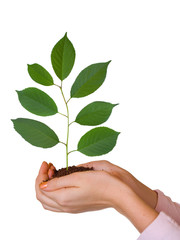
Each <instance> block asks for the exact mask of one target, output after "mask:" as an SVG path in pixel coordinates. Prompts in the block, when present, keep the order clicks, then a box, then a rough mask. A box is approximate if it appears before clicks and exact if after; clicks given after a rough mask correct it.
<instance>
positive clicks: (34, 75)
mask: <svg viewBox="0 0 180 240" xmlns="http://www.w3.org/2000/svg"><path fill="white" fill-rule="evenodd" d="M75 56H76V53H75V49H74V46H73V45H72V43H71V41H70V40H69V39H68V37H67V33H66V34H65V35H64V37H63V38H62V39H60V40H59V41H58V42H57V43H56V45H55V46H54V48H53V49H52V52H51V63H52V67H53V69H54V72H55V74H56V75H57V77H58V78H59V79H60V85H57V84H55V83H54V80H53V78H52V76H51V75H50V73H49V72H48V71H47V70H46V69H45V68H44V67H42V66H41V65H39V64H37V63H35V64H32V65H28V73H29V75H30V77H31V79H32V80H34V81H35V82H37V83H38V84H41V85H44V86H52V85H53V86H55V87H58V88H59V89H60V92H61V95H62V98H63V101H64V104H65V106H66V114H64V113H61V112H59V111H58V107H57V105H56V103H55V102H54V100H53V99H52V98H51V97H50V96H49V95H47V94H46V93H45V92H43V91H41V90H40V89H38V88H34V87H30V88H26V89H24V90H22V91H17V94H18V98H19V101H20V103H21V105H22V106H23V107H24V108H25V109H26V110H28V111H29V112H31V113H33V114H36V115H38V116H51V115H54V114H60V115H61V116H63V117H65V118H66V119H67V138H66V141H63V140H62V139H61V140H60V139H59V137H58V136H57V134H56V133H55V132H54V131H53V130H52V129H51V128H49V127H48V126H47V125H45V124H44V123H42V122H39V121H36V120H33V119H27V118H17V119H14V120H12V121H13V123H14V128H15V130H16V131H17V132H18V133H19V134H20V135H21V136H22V137H23V138H24V139H25V140H26V141H27V142H29V143H30V144H32V145H34V146H36V147H42V148H51V147H53V146H55V145H56V144H58V143H61V144H63V145H64V146H65V148H66V170H68V156H69V154H70V153H72V152H75V151H79V152H81V153H83V154H85V155H87V156H100V155H103V154H106V153H108V152H110V151H111V150H112V149H113V148H114V147H115V145H116V142H117V138H118V135H119V132H116V131H114V130H113V129H110V128H107V127H96V128H93V129H92V130H90V131H88V132H87V133H86V134H84V135H83V136H82V137H81V138H80V140H79V142H78V145H77V149H76V150H71V151H69V147H68V143H69V130H70V126H71V124H74V123H77V124H80V125H86V126H97V125H100V124H102V123H104V122H106V121H107V119H108V118H109V116H110V115H111V112H112V109H113V108H114V107H115V106H116V105H118V104H111V103H109V102H103V101H95V102H92V103H90V104H88V105H87V106H86V107H84V108H83V109H82V110H81V111H80V112H79V113H78V114H77V116H76V119H75V120H74V121H73V122H70V120H69V105H68V104H69V101H70V100H72V99H73V98H82V97H85V96H88V95H89V94H91V93H93V92H95V91H96V90H97V89H98V88H99V87H100V86H101V85H102V84H103V82H104V80H105V77H106V73H107V68H108V65H109V63H110V61H108V62H102V63H96V64H92V65H90V66H88V67H86V68H85V69H83V70H82V71H81V72H80V74H79V75H78V76H77V78H76V79H75V81H74V83H73V85H72V87H71V91H70V98H69V99H68V100H67V98H66V97H65V95H64V92H63V81H64V80H65V79H66V78H67V77H68V76H69V74H70V72H71V70H72V68H73V66H74V62H75ZM63 128H64V126H63Z"/></svg>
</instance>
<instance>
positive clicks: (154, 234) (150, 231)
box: [138, 212, 180, 240]
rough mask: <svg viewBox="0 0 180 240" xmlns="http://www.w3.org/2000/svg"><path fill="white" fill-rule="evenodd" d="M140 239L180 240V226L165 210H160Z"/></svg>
mask: <svg viewBox="0 0 180 240" xmlns="http://www.w3.org/2000/svg"><path fill="white" fill-rule="evenodd" d="M138 240H180V226H179V225H178V224H177V223H176V222H175V221H174V220H173V219H172V218H170V217H169V216H168V215H166V214H165V213H164V212H160V214H159V215H158V217H157V218H156V219H155V220H154V221H153V222H152V223H151V224H150V225H149V226H148V227H147V228H146V229H145V230H144V231H143V232H142V233H141V235H140V237H139V238H138Z"/></svg>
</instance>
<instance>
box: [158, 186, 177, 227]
mask: <svg viewBox="0 0 180 240" xmlns="http://www.w3.org/2000/svg"><path fill="white" fill-rule="evenodd" d="M155 191H156V192H157V194H158V202H157V205H156V208H155V210H156V211H157V212H164V213H166V215H168V216H170V217H171V218H172V219H174V220H175V221H176V222H177V223H178V224H179V225H180V204H178V203H176V202H173V201H172V200H171V198H170V197H167V196H165V195H164V193H163V192H161V191H160V190H155Z"/></svg>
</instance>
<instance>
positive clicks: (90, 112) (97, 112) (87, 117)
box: [75, 101, 118, 126]
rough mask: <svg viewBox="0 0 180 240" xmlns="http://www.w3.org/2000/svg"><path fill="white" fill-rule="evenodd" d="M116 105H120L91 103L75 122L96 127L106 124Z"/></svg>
mask: <svg viewBox="0 0 180 240" xmlns="http://www.w3.org/2000/svg"><path fill="white" fill-rule="evenodd" d="M116 105H118V104H111V103H108V102H98V101H97V102H93V103H90V104H88V105H87V106H86V107H84V108H83V109H82V110H81V111H80V112H79V114H78V115H77V117H76V120H75V122H77V123H79V124H81V125H88V126H96V125H99V124H101V123H104V122H105V121H107V119H108V118H109V116H110V115H111V112H112V109H113V108H114V107H115V106H116Z"/></svg>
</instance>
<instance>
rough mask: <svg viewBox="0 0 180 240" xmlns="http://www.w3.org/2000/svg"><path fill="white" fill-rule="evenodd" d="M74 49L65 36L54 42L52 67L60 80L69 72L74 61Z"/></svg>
mask: <svg viewBox="0 0 180 240" xmlns="http://www.w3.org/2000/svg"><path fill="white" fill-rule="evenodd" d="M75 55H76V54H75V49H74V47H73V45H72V43H71V42H70V40H69V39H68V37H67V33H66V34H65V36H64V37H63V38H62V39H61V40H60V41H59V42H57V43H56V45H55V46H54V48H53V50H52V53H51V63H52V66H53V69H54V71H55V73H56V75H57V76H58V78H59V79H60V80H64V79H65V78H67V76H68V75H69V74H70V72H71V70H72V68H73V66H74V61H75Z"/></svg>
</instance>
